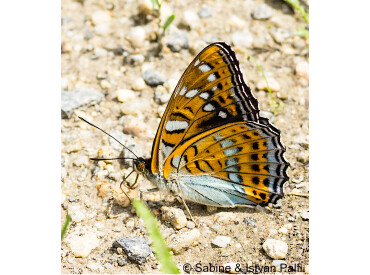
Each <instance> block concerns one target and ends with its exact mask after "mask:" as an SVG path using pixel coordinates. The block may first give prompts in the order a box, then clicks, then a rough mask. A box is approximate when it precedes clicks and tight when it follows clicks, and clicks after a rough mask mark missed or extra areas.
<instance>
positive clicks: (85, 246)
mask: <svg viewBox="0 0 370 275" xmlns="http://www.w3.org/2000/svg"><path fill="white" fill-rule="evenodd" d="M66 243H68V245H69V247H70V248H71V251H72V253H73V255H74V256H75V257H87V256H88V255H89V254H90V253H91V251H92V250H93V249H94V248H96V247H98V246H99V239H98V237H97V235H96V234H95V233H94V232H91V231H87V232H85V233H84V234H83V235H81V232H74V233H71V234H70V235H69V236H68V238H67V239H66Z"/></svg>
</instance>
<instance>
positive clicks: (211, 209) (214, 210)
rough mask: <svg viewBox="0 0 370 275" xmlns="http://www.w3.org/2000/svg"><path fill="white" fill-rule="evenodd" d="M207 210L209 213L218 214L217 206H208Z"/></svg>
mask: <svg viewBox="0 0 370 275" xmlns="http://www.w3.org/2000/svg"><path fill="white" fill-rule="evenodd" d="M206 209H207V212H208V213H216V212H217V206H212V205H206Z"/></svg>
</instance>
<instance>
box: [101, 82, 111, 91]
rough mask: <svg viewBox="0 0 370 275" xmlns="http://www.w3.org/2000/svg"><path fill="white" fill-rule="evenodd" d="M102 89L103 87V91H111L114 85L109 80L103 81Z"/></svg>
mask: <svg viewBox="0 0 370 275" xmlns="http://www.w3.org/2000/svg"><path fill="white" fill-rule="evenodd" d="M100 87H102V89H105V90H109V89H110V88H112V84H111V83H110V82H109V81H108V80H106V79H103V80H102V81H100Z"/></svg>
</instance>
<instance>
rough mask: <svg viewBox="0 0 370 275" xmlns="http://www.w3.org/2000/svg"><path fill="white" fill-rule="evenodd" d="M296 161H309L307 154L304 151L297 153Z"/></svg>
mask: <svg viewBox="0 0 370 275" xmlns="http://www.w3.org/2000/svg"><path fill="white" fill-rule="evenodd" d="M297 159H298V161H299V162H302V163H306V162H308V159H309V154H308V153H307V152H306V151H301V152H299V153H298V156H297Z"/></svg>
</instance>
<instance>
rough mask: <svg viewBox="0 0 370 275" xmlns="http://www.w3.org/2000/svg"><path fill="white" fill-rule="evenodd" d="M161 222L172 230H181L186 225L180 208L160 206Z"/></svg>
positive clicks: (186, 222) (186, 221)
mask: <svg viewBox="0 0 370 275" xmlns="http://www.w3.org/2000/svg"><path fill="white" fill-rule="evenodd" d="M161 211H162V220H164V221H165V222H169V223H170V224H171V225H172V226H173V227H174V228H176V229H181V228H183V227H185V226H186V225H187V224H188V220H187V219H186V216H185V213H184V211H182V209H180V208H175V207H167V206H162V208H161Z"/></svg>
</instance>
